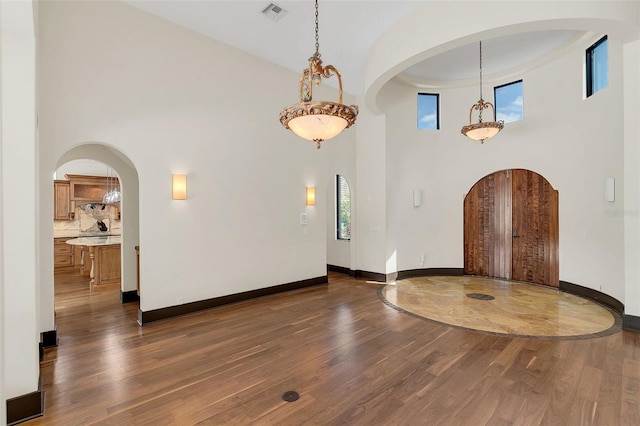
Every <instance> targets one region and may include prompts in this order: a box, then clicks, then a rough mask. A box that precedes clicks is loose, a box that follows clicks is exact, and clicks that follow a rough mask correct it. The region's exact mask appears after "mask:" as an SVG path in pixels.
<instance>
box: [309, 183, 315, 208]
mask: <svg viewBox="0 0 640 426" xmlns="http://www.w3.org/2000/svg"><path fill="white" fill-rule="evenodd" d="M307 205H308V206H315V205H316V187H315V186H307Z"/></svg>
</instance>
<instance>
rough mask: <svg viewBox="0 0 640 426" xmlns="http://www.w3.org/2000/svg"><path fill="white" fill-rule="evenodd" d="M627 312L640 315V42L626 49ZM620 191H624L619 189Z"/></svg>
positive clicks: (625, 247) (625, 227)
mask: <svg viewBox="0 0 640 426" xmlns="http://www.w3.org/2000/svg"><path fill="white" fill-rule="evenodd" d="M623 52H624V62H623V67H624V70H623V71H624V75H623V78H624V188H623V192H624V200H625V203H624V209H623V212H624V213H623V214H622V215H619V216H618V217H619V218H620V219H622V218H624V236H625V240H624V243H625V246H624V249H625V283H626V293H625V311H626V313H627V314H629V315H634V316H640V171H639V169H640V167H639V165H640V149H639V145H640V143H639V142H640V77H639V76H640V41H635V42H631V43H627V44H626V45H625V46H624V48H623ZM616 192H617V193H618V194H619V193H620V192H621V191H618V190H616Z"/></svg>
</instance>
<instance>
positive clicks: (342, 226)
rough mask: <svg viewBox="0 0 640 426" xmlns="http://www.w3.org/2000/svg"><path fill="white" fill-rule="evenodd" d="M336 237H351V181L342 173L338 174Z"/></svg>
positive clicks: (342, 238) (341, 238)
mask: <svg viewBox="0 0 640 426" xmlns="http://www.w3.org/2000/svg"><path fill="white" fill-rule="evenodd" d="M336 237H337V239H339V240H347V241H348V240H350V239H351V193H350V192H349V182H347V180H346V179H345V178H344V177H343V176H340V175H336Z"/></svg>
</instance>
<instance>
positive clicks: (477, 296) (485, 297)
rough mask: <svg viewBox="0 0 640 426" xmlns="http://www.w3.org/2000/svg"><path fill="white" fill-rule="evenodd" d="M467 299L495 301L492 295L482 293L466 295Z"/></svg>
mask: <svg viewBox="0 0 640 426" xmlns="http://www.w3.org/2000/svg"><path fill="white" fill-rule="evenodd" d="M467 297H470V298H472V299H477V300H496V298H495V297H493V296H492V295H490V294H484V293H467Z"/></svg>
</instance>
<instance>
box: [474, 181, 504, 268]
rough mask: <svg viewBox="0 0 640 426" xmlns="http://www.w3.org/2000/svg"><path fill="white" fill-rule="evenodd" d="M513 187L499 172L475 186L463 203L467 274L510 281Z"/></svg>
mask: <svg viewBox="0 0 640 426" xmlns="http://www.w3.org/2000/svg"><path fill="white" fill-rule="evenodd" d="M510 204H511V184H510V180H509V173H507V172H497V173H494V174H492V175H489V176H487V177H486V178H484V179H482V180H481V181H479V182H478V183H476V184H475V185H474V186H473V188H471V191H469V193H468V194H467V196H466V197H465V201H464V217H465V221H464V234H465V237H464V244H465V246H464V249H465V256H464V258H465V265H464V273H465V274H469V275H482V276H488V277H498V278H509V274H510V270H511V237H510V235H511V234H510V232H511V211H510V208H507V206H510Z"/></svg>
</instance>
